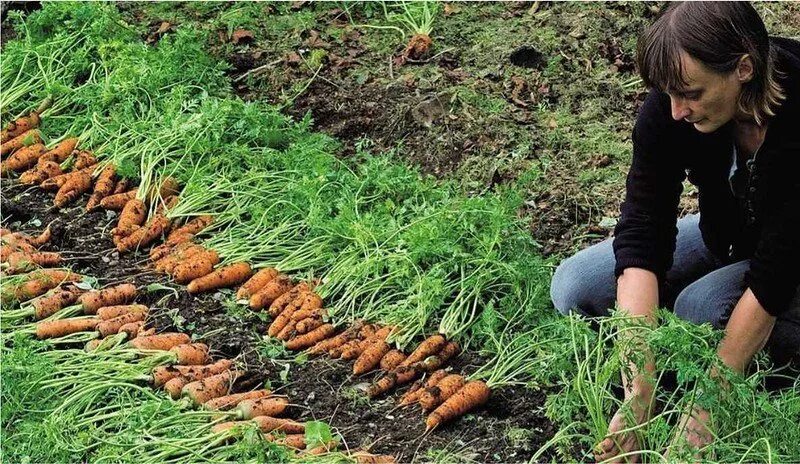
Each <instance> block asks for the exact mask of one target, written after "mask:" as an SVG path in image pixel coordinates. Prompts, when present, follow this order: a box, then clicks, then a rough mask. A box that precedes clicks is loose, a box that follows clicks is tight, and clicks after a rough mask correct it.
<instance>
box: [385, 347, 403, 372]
mask: <svg viewBox="0 0 800 464" xmlns="http://www.w3.org/2000/svg"><path fill="white" fill-rule="evenodd" d="M405 359H406V355H405V353H403V352H402V351H400V350H391V351H389V352H388V353H386V354H385V355H383V357H382V358H381V369H383V370H385V371H391V370H394V369H395V368H396V367H397V366H399V365H400V364H401V363H402V362H403V361H405Z"/></svg>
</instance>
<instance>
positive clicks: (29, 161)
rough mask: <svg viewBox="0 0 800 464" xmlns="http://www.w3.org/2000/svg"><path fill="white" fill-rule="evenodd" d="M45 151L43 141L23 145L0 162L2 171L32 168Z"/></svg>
mask: <svg viewBox="0 0 800 464" xmlns="http://www.w3.org/2000/svg"><path fill="white" fill-rule="evenodd" d="M44 152H45V148H44V145H42V144H41V143H34V144H33V145H29V146H27V147H22V148H20V149H19V150H17V151H15V152H14V154H12V155H11V156H9V157H8V159H7V160H5V161H3V162H2V163H0V171H2V173H3V174H7V173H9V172H19V171H25V170H27V169H30V168H32V167H33V166H35V165H36V163H37V161H39V158H40V157H41V156H42V154H43V153H44Z"/></svg>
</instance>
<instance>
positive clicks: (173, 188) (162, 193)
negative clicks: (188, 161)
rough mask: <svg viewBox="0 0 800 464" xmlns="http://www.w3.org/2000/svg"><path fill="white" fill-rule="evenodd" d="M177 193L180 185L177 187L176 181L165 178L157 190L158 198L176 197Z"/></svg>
mask: <svg viewBox="0 0 800 464" xmlns="http://www.w3.org/2000/svg"><path fill="white" fill-rule="evenodd" d="M179 193H180V185H178V181H177V180H175V179H173V178H172V177H169V176H167V177H165V178H164V180H163V181H161V186H160V187H159V188H158V196H159V197H161V198H168V197H171V196H177V195H178V194H179Z"/></svg>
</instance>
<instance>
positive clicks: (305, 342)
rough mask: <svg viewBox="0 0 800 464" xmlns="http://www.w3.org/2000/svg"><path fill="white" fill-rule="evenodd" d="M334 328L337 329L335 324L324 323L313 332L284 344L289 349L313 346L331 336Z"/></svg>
mask: <svg viewBox="0 0 800 464" xmlns="http://www.w3.org/2000/svg"><path fill="white" fill-rule="evenodd" d="M334 330H335V329H334V328H333V325H331V324H324V325H321V326H319V327H317V328H316V329H314V330H312V331H311V332H308V333H306V334H303V335H300V336H298V337H295V338H293V339H291V340H289V341H287V342H286V343H284V346H285V347H286V349H289V350H302V349H305V348H308V347H309V346H313V345H314V344H316V343H317V342H319V341H320V340H324V339H326V338H328V337H330V336H331V335H333V332H334Z"/></svg>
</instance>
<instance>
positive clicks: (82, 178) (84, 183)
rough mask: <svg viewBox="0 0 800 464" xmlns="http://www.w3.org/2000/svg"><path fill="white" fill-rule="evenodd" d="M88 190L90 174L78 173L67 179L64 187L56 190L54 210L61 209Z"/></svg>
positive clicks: (90, 182) (90, 183)
mask: <svg viewBox="0 0 800 464" xmlns="http://www.w3.org/2000/svg"><path fill="white" fill-rule="evenodd" d="M90 188H92V175H91V173H89V172H86V171H78V172H77V173H76V174H75V175H74V176H71V177H70V178H69V179H67V181H66V182H64V185H62V186H61V188H60V189H58V192H57V193H56V198H55V200H54V201H53V204H55V206H56V208H63V207H64V206H67V205H68V204H70V203H72V202H73V201H75V200H77V199H78V197H80V196H81V195H83V194H84V193H86V192H88V191H89V189H90Z"/></svg>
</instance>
